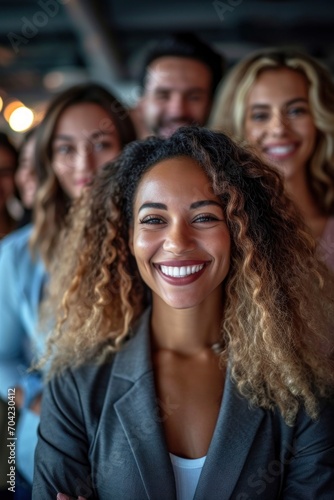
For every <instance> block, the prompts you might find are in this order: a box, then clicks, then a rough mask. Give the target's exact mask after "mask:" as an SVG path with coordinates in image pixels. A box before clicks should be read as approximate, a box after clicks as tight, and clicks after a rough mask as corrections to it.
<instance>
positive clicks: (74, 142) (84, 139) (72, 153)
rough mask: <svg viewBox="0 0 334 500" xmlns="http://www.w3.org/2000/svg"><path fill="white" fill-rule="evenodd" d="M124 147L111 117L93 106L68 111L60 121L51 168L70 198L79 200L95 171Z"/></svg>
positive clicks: (85, 104) (101, 109)
mask: <svg viewBox="0 0 334 500" xmlns="http://www.w3.org/2000/svg"><path fill="white" fill-rule="evenodd" d="M120 150H121V143H120V139H119V136H118V133H117V131H116V129H115V126H114V124H113V122H112V120H111V118H110V115H109V114H108V113H107V111H105V110H104V109H103V108H102V107H101V106H99V105H98V104H94V103H80V104H75V105H72V106H69V107H68V108H66V109H65V111H64V112H63V114H62V115H61V117H60V118H59V120H58V123H57V125H56V128H55V132H54V138H53V143H52V156H53V162H52V166H53V169H54V172H55V174H56V176H57V177H58V180H59V182H60V184H61V186H62V188H63V189H64V191H65V192H66V193H67V194H68V196H69V197H70V198H77V197H78V196H79V195H80V193H81V191H82V189H83V188H84V187H85V186H86V185H87V184H89V183H90V181H91V180H92V178H93V176H94V173H95V172H96V170H97V169H98V168H99V167H101V166H102V165H103V164H104V163H106V162H107V161H110V160H113V159H114V158H115V157H116V156H117V155H118V154H119V152H120Z"/></svg>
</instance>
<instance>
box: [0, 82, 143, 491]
mask: <svg viewBox="0 0 334 500" xmlns="http://www.w3.org/2000/svg"><path fill="white" fill-rule="evenodd" d="M134 138H135V135H134V129H133V126H132V122H131V120H130V118H129V117H128V115H127V112H126V110H125V109H124V108H123V107H122V106H121V104H120V103H119V102H118V101H117V100H116V99H115V98H114V97H113V96H112V95H111V94H110V93H109V92H108V91H107V90H105V89H104V88H102V87H100V86H99V85H96V84H93V83H89V84H84V85H78V86H75V87H71V88H70V89H68V90H66V91H65V92H63V93H62V94H60V95H59V96H57V97H56V98H55V99H54V100H53V101H52V102H51V103H50V106H49V108H48V110H47V112H46V115H45V117H44V119H43V121H42V123H41V124H40V125H39V127H38V131H37V132H36V157H35V158H36V161H35V165H36V171H37V177H38V189H37V193H36V199H35V206H34V214H33V219H34V223H33V224H32V225H28V226H26V227H24V228H22V229H21V230H19V231H17V232H15V233H13V234H12V235H10V236H9V237H8V238H6V239H4V240H3V241H2V243H1V247H0V303H1V308H2V309H1V324H0V375H1V376H0V379H1V393H2V394H3V395H6V397H7V388H9V387H10V388H15V397H16V404H17V406H18V407H19V408H20V410H21V411H20V421H19V427H18V429H17V432H18V441H17V449H16V452H17V462H16V465H17V474H20V475H21V476H23V478H22V483H23V481H24V480H26V481H27V482H28V483H30V484H31V482H32V474H33V454H34V448H35V444H36V441H37V433H36V429H37V425H38V422H39V417H38V414H39V411H40V401H41V395H42V382H41V379H40V376H39V375H30V376H27V373H26V370H27V367H28V366H29V365H30V363H31V361H32V359H33V357H34V353H36V352H39V351H40V350H42V349H43V343H44V339H43V336H42V335H37V328H36V327H37V320H38V311H39V304H40V301H41V298H42V297H43V293H44V286H45V283H46V281H47V279H48V269H49V266H50V263H51V262H52V260H53V258H54V256H55V254H57V253H58V252H62V251H63V249H62V248H60V249H59V248H57V243H58V237H59V232H60V230H61V228H62V227H63V226H64V224H65V217H66V215H67V212H68V210H69V207H70V204H71V201H72V200H73V199H75V198H78V197H79V196H80V194H81V192H82V191H83V190H85V189H87V188H88V187H89V185H90V183H91V181H92V179H93V177H94V176H95V175H96V172H97V170H98V169H99V168H100V167H101V166H102V165H103V164H104V163H106V162H107V161H110V160H112V159H113V158H115V157H116V156H117V155H118V154H119V153H120V151H121V150H122V148H123V146H124V145H125V144H127V143H128V142H130V141H131V140H133V139H134ZM36 343H37V344H38V345H37V346H36V345H35V344H36ZM27 489H29V486H27Z"/></svg>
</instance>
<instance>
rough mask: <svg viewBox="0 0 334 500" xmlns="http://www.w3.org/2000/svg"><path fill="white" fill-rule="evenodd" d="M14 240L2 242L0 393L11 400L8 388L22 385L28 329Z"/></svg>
mask: <svg viewBox="0 0 334 500" xmlns="http://www.w3.org/2000/svg"><path fill="white" fill-rule="evenodd" d="M11 243H12V241H11V240H9V241H6V239H5V240H3V241H2V242H1V244H0V314H1V320H0V380H1V383H0V396H1V397H2V398H4V399H7V388H8V387H13V386H16V385H18V384H20V382H21V380H22V378H23V377H24V375H25V372H26V368H27V360H26V356H25V348H24V345H25V342H27V339H26V332H25V329H24V326H23V324H22V321H21V316H20V305H21V302H22V300H21V297H20V294H19V276H18V274H17V268H18V262H17V261H16V258H17V255H16V252H15V246H14V245H13V244H11Z"/></svg>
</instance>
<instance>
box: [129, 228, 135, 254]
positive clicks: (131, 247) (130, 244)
mask: <svg viewBox="0 0 334 500" xmlns="http://www.w3.org/2000/svg"><path fill="white" fill-rule="evenodd" d="M128 243H129V248H130V252H131V253H132V255H134V250H133V227H130V229H129V239H128Z"/></svg>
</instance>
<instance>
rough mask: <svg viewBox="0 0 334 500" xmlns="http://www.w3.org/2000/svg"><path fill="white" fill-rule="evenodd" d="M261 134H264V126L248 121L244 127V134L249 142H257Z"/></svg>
mask: <svg viewBox="0 0 334 500" xmlns="http://www.w3.org/2000/svg"><path fill="white" fill-rule="evenodd" d="M261 134H262V127H260V126H259V125H254V124H250V123H247V122H246V124H245V128H244V135H245V139H246V141H247V142H249V143H250V144H254V143H256V142H257V140H258V139H259V137H260V136H261Z"/></svg>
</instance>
